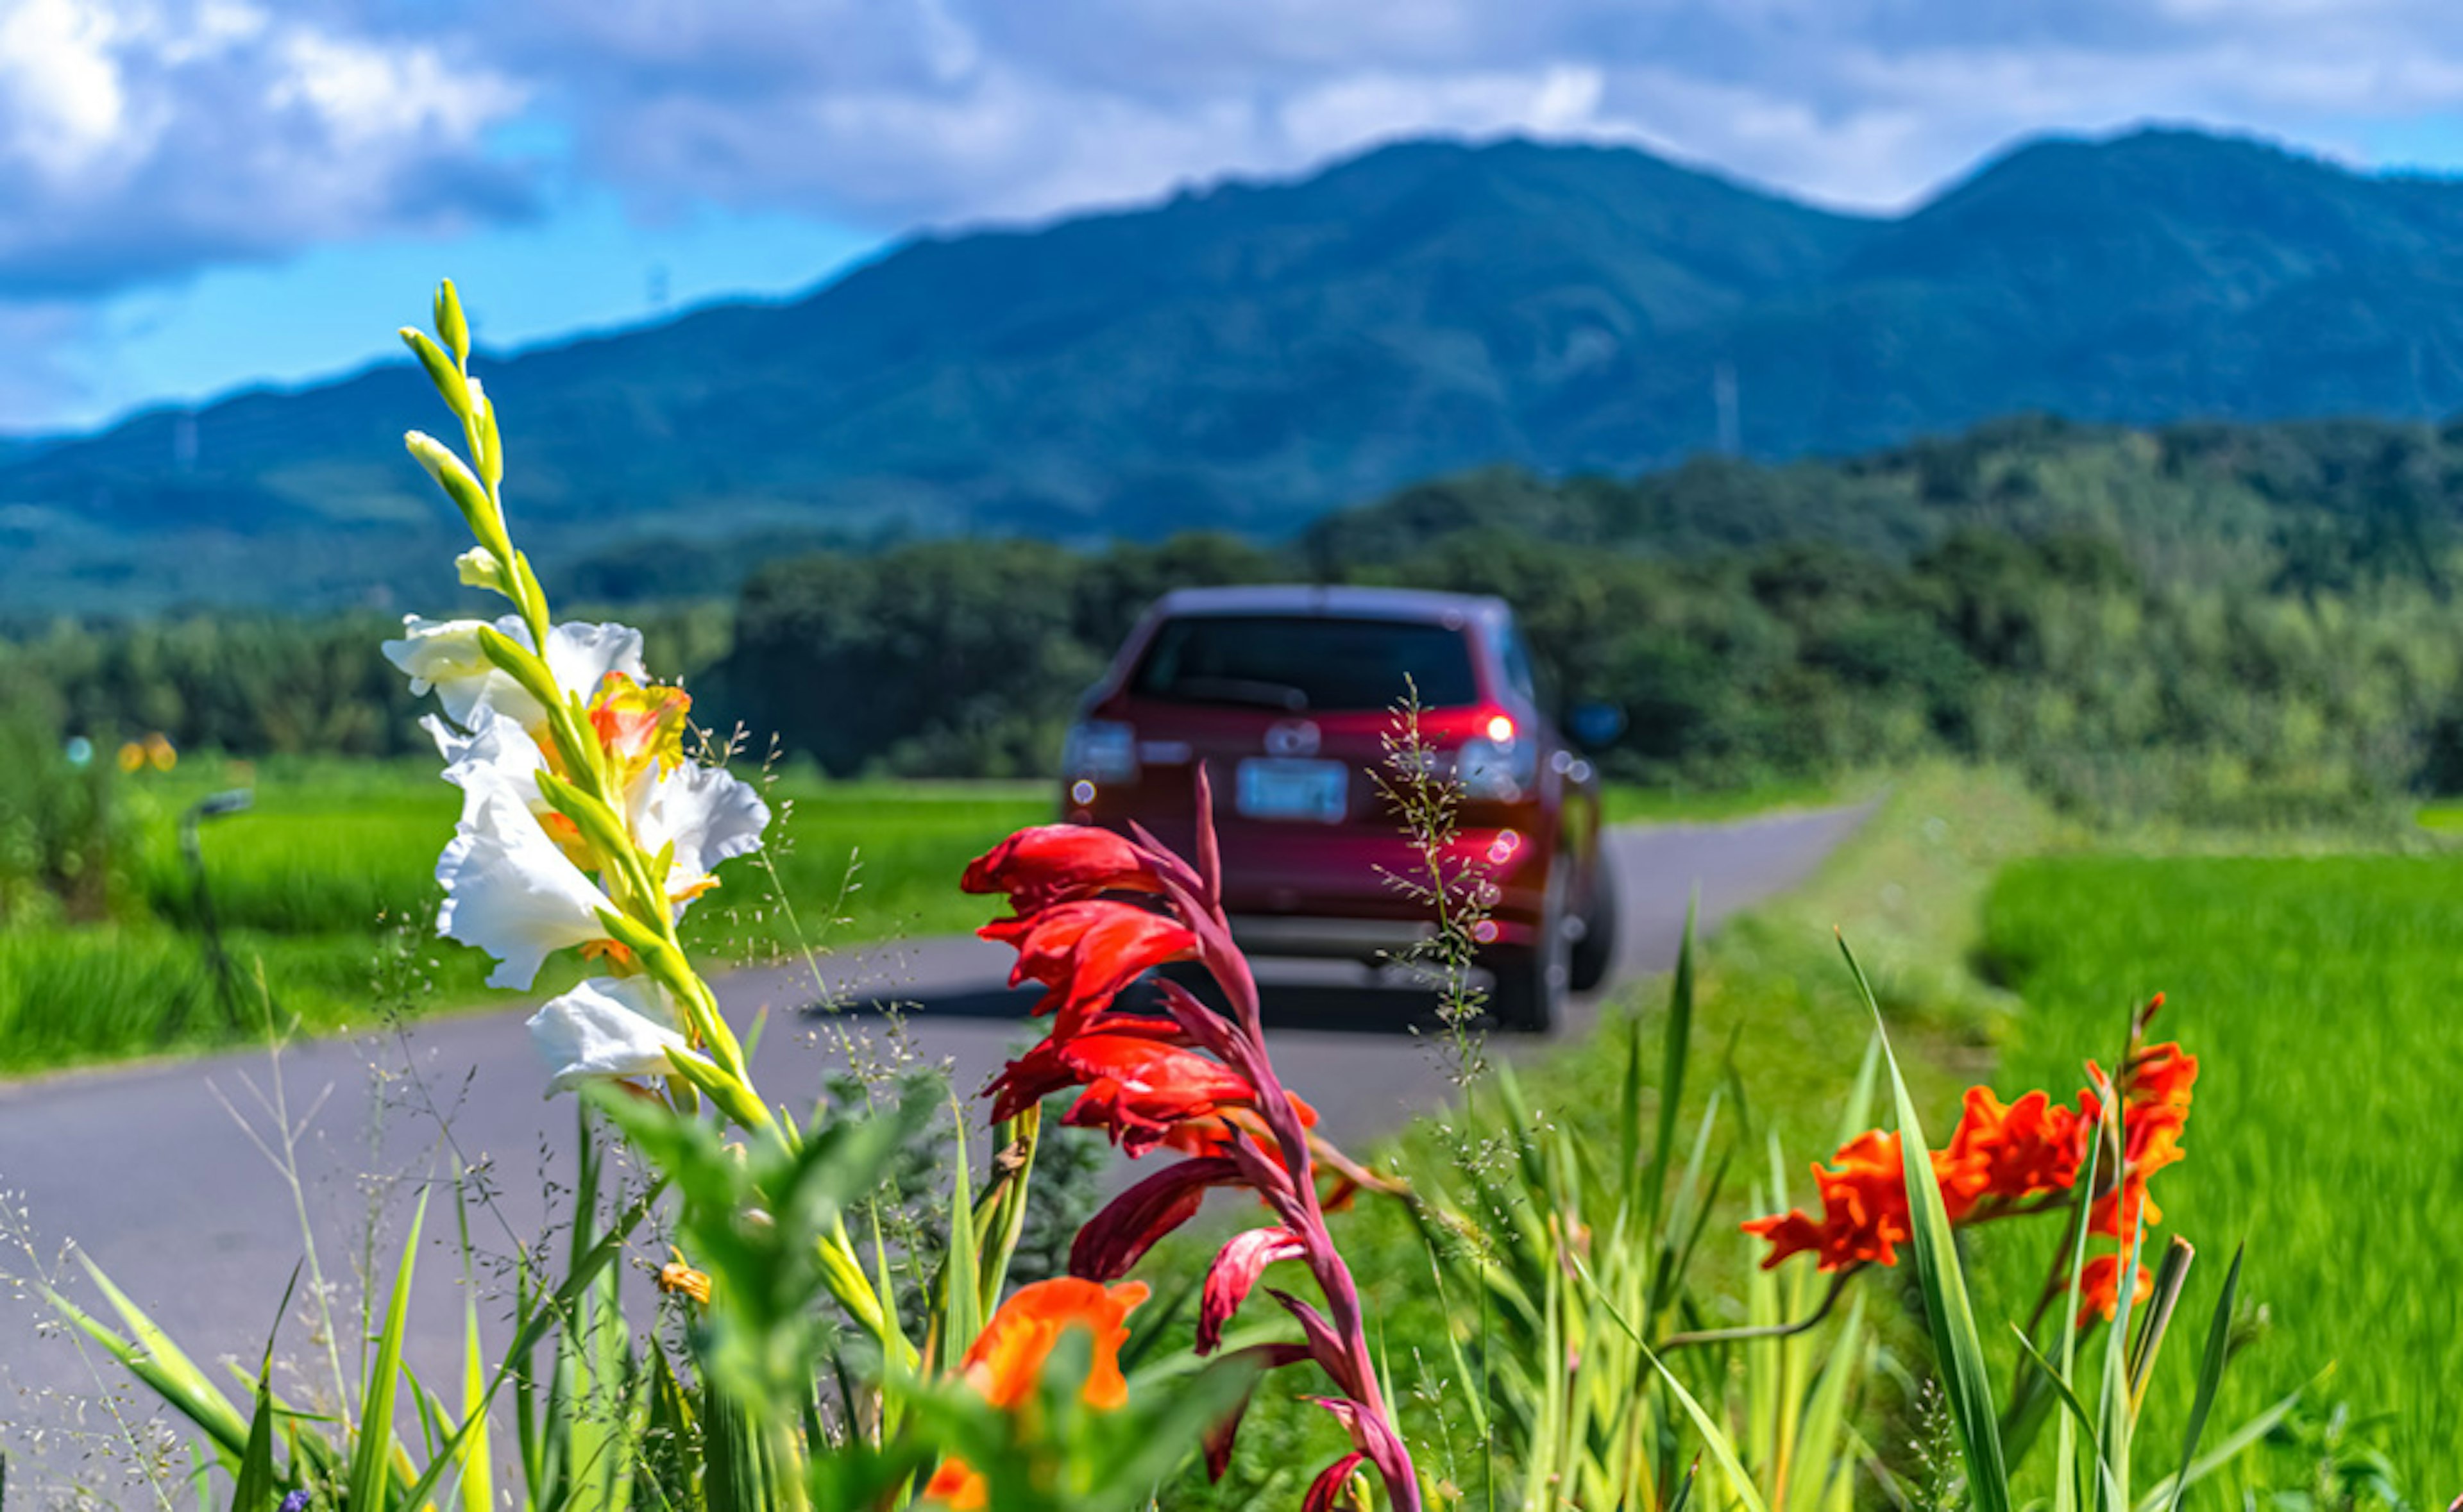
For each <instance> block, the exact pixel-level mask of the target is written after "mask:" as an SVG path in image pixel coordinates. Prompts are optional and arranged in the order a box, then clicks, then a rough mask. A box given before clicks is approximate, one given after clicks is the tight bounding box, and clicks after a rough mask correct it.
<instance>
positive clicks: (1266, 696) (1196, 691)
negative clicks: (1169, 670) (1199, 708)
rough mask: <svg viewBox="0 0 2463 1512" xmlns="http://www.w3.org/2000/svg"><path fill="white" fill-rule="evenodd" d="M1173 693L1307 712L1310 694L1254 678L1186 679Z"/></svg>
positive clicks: (1174, 686)
mask: <svg viewBox="0 0 2463 1512" xmlns="http://www.w3.org/2000/svg"><path fill="white" fill-rule="evenodd" d="M1171 690H1172V692H1174V693H1176V694H1179V695H1181V696H1182V697H1184V698H1187V697H1191V696H1194V697H1197V698H1206V699H1221V700H1223V701H1225V702H1231V703H1255V704H1260V705H1262V706H1264V707H1266V708H1270V709H1295V710H1297V709H1304V708H1307V707H1308V694H1306V693H1305V692H1303V691H1301V690H1300V689H1298V688H1296V687H1293V686H1292V685H1291V684H1289V683H1287V682H1265V681H1260V680H1255V679H1252V678H1183V679H1181V680H1179V681H1178V682H1175V683H1173V684H1172V689H1171Z"/></svg>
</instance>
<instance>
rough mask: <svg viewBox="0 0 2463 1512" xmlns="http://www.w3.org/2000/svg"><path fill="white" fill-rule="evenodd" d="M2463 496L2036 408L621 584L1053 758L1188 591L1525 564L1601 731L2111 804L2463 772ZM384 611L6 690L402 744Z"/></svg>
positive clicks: (243, 738)
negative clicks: (1790, 456)
mask: <svg viewBox="0 0 2463 1512" xmlns="http://www.w3.org/2000/svg"><path fill="white" fill-rule="evenodd" d="M2457 520H2463V432H2455V431H2452V430H2447V429H2439V428H2436V427H2430V426H2415V425H2395V424H2382V423H2376V422H2358V421H2354V422H2332V423H2325V422H2318V423H2307V424H2283V425H2273V426H2180V427H2173V428H2171V429H2169V430H2164V431H2157V432H2151V433H2149V432H2139V431H2127V430H2117V429H2099V428H2093V427H2080V426H2072V425H2065V424H2062V423H2060V422H2058V421H2042V420H2021V421H2002V422H1996V423H1995V424H1994V425H1990V426H1984V427H1979V428H1978V429H1977V430H1976V431H1974V432H1971V433H1970V434H1968V435H1966V436H1963V437H1958V438H1952V439H1950V440H1946V441H1939V442H1929V443H1918V444H1916V445H1913V446H1908V447H1900V448H1894V449H1893V450H1891V451H1888V452H1884V453H1876V454H1873V455H1871V456H1867V457H1864V458H1857V459H1850V460H1847V461H1841V462H1802V463H1797V464H1785V465H1778V466H1763V465H1756V464H1743V463H1736V462H1732V461H1724V460H1708V461H1704V462H1701V463H1697V464H1690V465H1689V466H1687V467H1683V468H1678V469H1675V470H1673V471H1670V472H1667V473H1662V474H1655V475H1652V476H1650V477H1646V478H1642V479H1634V480H1612V479H1600V478H1580V477H1577V478H1571V479H1566V480H1561V481H1550V480H1543V479H1538V478H1535V477H1532V476H1529V475H1526V474H1522V473H1517V472H1512V471H1487V472H1480V473H1473V474H1468V475H1464V476H1461V477H1457V478H1451V479H1445V480H1439V481H1436V482H1434V483H1431V484H1428V485H1425V486H1420V487H1417V488H1413V489H1407V490H1405V491H1404V492H1402V493H1400V494H1398V495H1396V496H1394V497H1392V498H1390V499H1387V500H1384V501H1380V502H1379V503H1376V504H1373V505H1370V506H1367V507H1365V508H1360V509H1355V510H1350V511H1345V512H1343V513H1340V514H1337V515H1334V516H1330V517H1328V518H1326V519H1325V520H1322V521H1320V522H1319V525H1318V526H1316V527H1315V528H1313V529H1311V530H1309V531H1308V532H1306V533H1305V534H1303V535H1302V536H1301V537H1299V538H1298V539H1297V540H1294V541H1290V542H1285V543H1279V544H1272V545H1267V544H1259V543H1256V542H1253V541H1246V540H1241V539H1236V538H1232V537H1229V536H1223V535H1210V534H1186V535H1181V536H1176V537H1173V538H1170V539H1168V540H1166V541H1163V542H1161V543H1156V544H1145V543H1129V544H1117V545H1113V546H1110V547H1107V548H1103V549H1100V550H1093V551H1072V550H1068V549H1064V548H1062V547H1059V546H1056V545H1052V544H1049V543H1045V542H1038V541H1029V540H1018V539H989V540H988V539H965V540H940V541H923V542H909V543H905V544H897V545H890V546H885V547H882V548H879V549H874V550H841V551H813V552H808V553H805V554H801V555H796V556H793V557H790V558H787V559H783V560H777V561H774V562H772V563H770V564H768V565H766V566H762V567H760V568H758V569H757V570H755V571H753V572H752V574H751V575H750V576H749V577H748V578H746V579H745V580H744V581H743V583H742V585H741V587H740V589H739V590H738V591H737V593H736V594H735V595H734V597H733V598H732V600H731V601H730V600H728V599H725V598H705V599H701V600H696V601H692V602H688V603H681V604H673V603H671V604H663V605H652V606H643V605H639V604H637V605H633V606H629V607H627V608H624V609H623V610H622V611H621V612H623V613H624V614H626V616H627V617H629V618H632V619H634V620H636V621H637V622H641V623H643V625H644V627H645V629H647V630H648V631H649V632H650V633H651V635H652V637H653V639H654V641H655V642H656V644H655V645H654V648H653V649H654V664H656V665H659V666H661V667H663V668H675V669H678V670H680V671H683V672H686V673H687V674H689V675H691V676H692V677H693V678H694V680H695V685H696V690H697V697H698V698H699V699H700V701H701V702H700V703H699V705H698V708H697V712H698V713H699V714H700V715H701V716H702V717H703V718H704V720H705V721H706V722H708V723H709V724H713V725H715V726H717V727H718V728H719V729H721V730H722V731H725V730H728V729H730V728H732V727H733V726H734V725H736V724H738V723H739V722H740V723H741V724H742V725H743V727H744V728H745V729H746V730H747V731H748V732H749V733H750V734H751V736H752V740H753V742H754V743H755V745H762V744H765V743H766V740H767V738H768V737H769V736H771V735H772V734H774V735H775V737H776V738H777V740H778V741H779V743H780V745H782V747H783V748H784V749H786V750H788V751H790V752H793V753H798V754H801V755H804V756H808V757H809V758H811V759H812V760H814V761H817V763H819V765H820V766H821V767H823V768H825V769H826V770H828V771H830V772H833V773H839V774H852V773H857V772H863V771H882V772H888V773H898V774H911V775H919V776H922V775H929V776H1025V775H1040V774H1043V773H1046V772H1048V771H1049V770H1050V768H1051V764H1052V762H1053V761H1054V759H1055V757H1056V754H1057V749H1058V745H1059V739H1060V732H1061V730H1062V728H1063V727H1064V726H1065V725H1066V724H1067V723H1068V721H1069V719H1070V718H1071V716H1072V713H1073V712H1074V708H1075V704H1076V702H1077V700H1078V698H1079V694H1080V693H1081V692H1082V691H1083V690H1084V689H1085V688H1086V687H1087V685H1088V684H1089V683H1091V682H1092V681H1093V680H1095V678H1096V677H1097V676H1098V675H1099V674H1100V672H1101V668H1102V667H1103V665H1104V663H1105V661H1106V660H1107V659H1108V658H1109V657H1110V656H1111V654H1112V652H1113V650H1114V649H1115V647H1117V646H1118V644H1119V643H1120V641H1121V638H1122V637H1123V635H1124V634H1125V633H1126V632H1127V630H1128V628H1129V626H1130V625H1131V624H1132V623H1133V622H1134V621H1135V619H1136V617H1137V616H1138V615H1139V614H1140V613H1141V612H1142V611H1143V610H1144V607H1145V606H1146V605H1147V604H1148V603H1150V602H1151V601H1152V600H1153V599H1154V598H1155V597H1156V596H1158V595H1159V594H1162V593H1164V592H1165V591H1166V590H1168V589H1170V588H1173V587H1176V586H1182V585H1188V584H1201V583H1235V582H1252V581H1273V580H1287V579H1294V578H1300V579H1311V580H1317V581H1326V582H1356V583H1390V584H1399V585H1409V586H1423V587H1433V588H1443V589H1450V590H1455V591H1462V592H1471V593H1490V594H1499V595H1501V596H1503V597H1505V598H1506V599H1508V600H1509V601H1511V602H1513V603H1514V604H1515V606H1516V607H1517V608H1518V609H1519V610H1520V612H1521V615H1522V616H1523V619H1524V622H1525V625H1526V628H1527V630H1528V632H1529V634H1530V637H1531V640H1532V642H1533V646H1534V651H1535V654H1536V656H1537V659H1538V660H1539V661H1540V662H1541V663H1542V667H1543V671H1544V674H1545V676H1546V678H1547V680H1548V681H1549V683H1550V684H1551V686H1552V688H1553V689H1554V695H1555V697H1556V698H1557V699H1558V700H1559V701H1560V702H1564V703H1568V704H1570V703H1572V702H1610V703H1614V704H1616V705H1618V706H1620V707H1621V708H1623V709H1624V712H1625V715H1626V723H1625V730H1624V734H1623V735H1622V736H1621V737H1619V739H1618V740H1617V742H1616V743H1615V744H1614V745H1612V746H1611V747H1609V748H1608V749H1606V750H1604V751H1602V752H1601V760H1602V764H1603V766H1604V767H1606V769H1607V770H1608V771H1609V772H1610V773H1611V774H1613V775H1615V776H1617V777H1620V778H1624V779H1627V780H1633V781H1640V782H1671V781H1673V782H1684V783H1687V784H1689V785H1697V786H1719V785H1730V784H1739V783H1744V782H1749V781H1755V780H1760V779H1766V778H1801V777H1807V776H1815V777H1818V776H1820V775H1823V774H1826V773H1832V772H1837V771H1840V770H1842V769H1846V768H1851V767H1872V766H1887V765H1889V764H1893V763H1897V762H1903V761H1906V760H1908V759H1910V758H1914V757H1918V756H1923V755H1928V754H1934V753H1946V754H1951V755H1956V756H1963V757H1969V758H1973V759H1979V760H1990V761H1995V762H2004V763H2010V764H2015V765H2016V766H2018V767H2022V768H2024V769H2025V770H2027V771H2028V772H2029V773H2031V774H2032V775H2033V776H2034V777H2035V778H2036V779H2037V780H2038V782H2040V783H2041V784H2042V785H2043V786H2045V787H2046V788H2048V789H2049V790H2051V791H2052V792H2053V793H2055V794H2056V795H2057V796H2060V797H2063V798H2066V799H2070V800H2072V801H2075V802H2078V803H2081V804H2083V805H2089V806H2093V807H2097V808H2100V809H2105V810H2122V811H2136V810H2148V809H2153V808H2169V809H2172V810H2186V811H2190V812H2192V813H2199V814H2211V815H2214V816H2217V817H2264V816H2269V815H2280V814H2289V813H2297V812H2304V811H2313V810H2321V809H2324V810H2344V809H2349V808H2353V807H2356V806H2367V805H2371V804H2378V803H2384V802H2387V801H2390V800H2393V799H2397V798H2400V797H2402V796H2404V795H2406V794H2409V793H2414V792H2419V791H2428V790H2438V791H2446V790H2453V789H2456V788H2463V653H2459V652H2458V650H2457V640H2456V637H2455V635H2454V634H2453V629H2452V624H2453V606H2452V590H2453V586H2454V583H2455V581H2456V573H2457V571H2458V569H2463V551H2458V546H2457V543H2456V541H2455V540H2454V537H2453V528H2454V525H2455V522H2456V521H2457ZM635 559H636V563H637V566H638V563H639V561H640V559H641V558H640V553H639V552H638V551H637V552H636V557H635ZM634 575H635V576H636V577H637V578H643V577H654V574H644V573H643V572H636V573H635V574H634ZM391 623H392V622H391V621H389V620H388V619H386V618H385V617H384V616H374V615H355V616H337V617H330V618H285V617H281V616H230V615H227V614H220V615H214V616H175V617H171V618H164V619H152V620H144V621H137V622H127V623H82V622H80V623H60V624H53V625H48V626H41V627H33V628H31V629H21V631H20V632H19V633H18V634H16V635H14V636H13V637H9V638H7V639H5V640H0V691H5V690H6V689H8V688H11V687H13V688H15V689H17V692H16V693H15V694H13V695H11V696H9V697H8V698H7V699H6V700H5V701H0V702H6V704H7V706H9V707H11V708H13V709H15V710H17V713H16V714H15V715H14V716H13V717H14V718H15V719H16V720H17V721H18V722H19V723H20V724H23V723H25V722H27V721H29V720H38V721H40V722H41V723H42V724H43V725H44V727H45V729H46V731H47V732H48V733H49V734H53V735H58V736H61V737H65V736H68V735H74V734H86V735H88V736H89V737H91V738H94V739H97V740H103V739H108V738H112V737H114V736H118V735H121V734H124V733H127V732H136V731H153V730H161V731H163V732H164V733H165V734H166V735H168V736H169V737H170V738H171V739H172V740H173V741H175V742H177V743H179V744H181V745H183V746H190V747H192V746H199V745H203V746H214V747H219V748H222V749H225V750H229V751H232V752H235V753H246V754H260V753H272V752H284V751H331V752H339V753H345V754H353V755H370V756H381V755H389V754H397V753H401V752H404V751H409V750H413V749H417V748H420V747H421V746H422V745H424V738H423V737H421V736H420V735H419V734H418V732H417V730H416V728H415V725H414V721H415V719H416V715H417V707H416V701H414V700H412V699H411V698H410V697H409V696H408V693H407V690H406V689H405V688H403V685H402V683H401V681H400V680H399V678H398V676H397V675H395V674H394V673H393V671H392V669H391V668H389V667H387V666H386V665H384V663H383V662H382V661H381V659H379V658H378V657H377V655H376V652H375V643H376V641H377V640H379V639H381V638H382V637H384V636H385V635H386V634H388V633H389V632H390V630H391ZM29 710H32V711H33V712H32V713H29V712H28V711H29Z"/></svg>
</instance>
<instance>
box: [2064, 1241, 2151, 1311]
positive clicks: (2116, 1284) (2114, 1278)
mask: <svg viewBox="0 0 2463 1512" xmlns="http://www.w3.org/2000/svg"><path fill="white" fill-rule="evenodd" d="M2153 1295H2155V1277H2154V1274H2153V1273H2152V1272H2151V1271H2149V1270H2148V1269H2147V1267H2146V1266H2144V1265H2141V1266H2139V1267H2138V1285H2136V1287H2134V1288H2133V1289H2132V1294H2131V1296H2130V1299H2129V1302H2130V1306H2131V1307H2136V1306H2137V1305H2138V1304H2140V1303H2142V1302H2145V1301H2146V1300H2147V1298H2149V1297H2151V1296H2153ZM2120 1310H2121V1257H2120V1256H2118V1255H2098V1256H2096V1257H2095V1258H2094V1259H2093V1260H2090V1261H2088V1262H2087V1263H2086V1267H2085V1268H2084V1269H2083V1270H2082V1271H2080V1272H2079V1315H2078V1322H2079V1327H2080V1328H2085V1327H2086V1326H2087V1325H2088V1324H2090V1323H2092V1322H2094V1321H2095V1320H2096V1319H2097V1318H2099V1317H2100V1318H2102V1319H2103V1320H2104V1321H2105V1322H2106V1323H2109V1322H2111V1321H2112V1318H2113V1315H2114V1314H2116V1313H2118V1312H2119V1311H2120Z"/></svg>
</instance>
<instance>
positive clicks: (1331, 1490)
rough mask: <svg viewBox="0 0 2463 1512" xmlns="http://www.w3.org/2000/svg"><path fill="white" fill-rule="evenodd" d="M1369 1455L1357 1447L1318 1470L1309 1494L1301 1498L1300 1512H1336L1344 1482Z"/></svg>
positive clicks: (1311, 1483) (1311, 1482)
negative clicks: (1335, 1508) (1335, 1503)
mask: <svg viewBox="0 0 2463 1512" xmlns="http://www.w3.org/2000/svg"><path fill="white" fill-rule="evenodd" d="M1366 1458H1368V1457H1367V1456H1366V1455H1363V1454H1362V1453H1361V1452H1360V1451H1358V1450H1357V1449H1355V1450H1353V1451H1352V1452H1351V1453H1349V1454H1347V1455H1344V1456H1343V1457H1342V1458H1340V1459H1338V1460H1336V1461H1335V1462H1334V1463H1332V1464H1330V1465H1328V1466H1326V1467H1325V1468H1324V1469H1323V1470H1320V1471H1319V1472H1318V1475H1317V1479H1316V1480H1312V1481H1310V1482H1309V1488H1308V1494H1307V1495H1306V1496H1303V1497H1301V1498H1300V1512H1334V1499H1335V1498H1336V1497H1339V1496H1340V1495H1342V1487H1343V1483H1344V1482H1345V1481H1347V1480H1350V1479H1351V1474H1352V1472H1353V1471H1355V1470H1358V1469H1359V1468H1360V1464H1361V1461H1362V1460H1363V1459H1366Z"/></svg>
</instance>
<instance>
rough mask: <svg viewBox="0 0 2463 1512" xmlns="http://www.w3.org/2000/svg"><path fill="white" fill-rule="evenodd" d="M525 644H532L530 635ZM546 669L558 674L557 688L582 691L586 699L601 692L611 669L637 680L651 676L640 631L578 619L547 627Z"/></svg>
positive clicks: (570, 691)
mask: <svg viewBox="0 0 2463 1512" xmlns="http://www.w3.org/2000/svg"><path fill="white" fill-rule="evenodd" d="M522 643H523V644H525V645H528V644H529V643H530V637H529V636H528V635H527V634H525V635H524V636H523V637H522ZM547 669H548V671H549V672H551V673H553V674H555V677H556V686H557V687H559V688H562V689H563V690H564V691H566V692H567V693H578V694H580V695H581V697H582V699H583V701H584V702H587V701H588V700H589V698H590V696H591V695H592V694H594V693H596V692H598V691H599V683H600V682H602V681H604V680H606V678H607V674H609V673H610V672H621V673H622V674H624V675H625V676H626V677H628V678H631V679H632V680H634V681H636V682H639V681H642V680H644V679H645V678H647V677H648V676H649V672H648V669H647V668H645V667H644V666H643V663H642V633H641V632H640V631H638V630H636V629H634V628H633V627H632V626H630V625H618V624H604V625H594V624H587V623H584V622H582V621H579V620H576V621H573V622H571V623H567V624H561V625H550V626H549V627H548V631H547Z"/></svg>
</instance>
